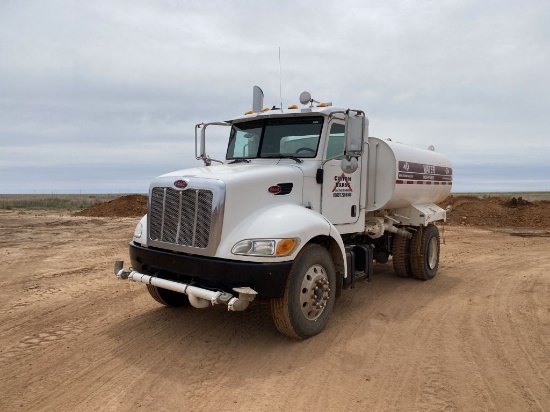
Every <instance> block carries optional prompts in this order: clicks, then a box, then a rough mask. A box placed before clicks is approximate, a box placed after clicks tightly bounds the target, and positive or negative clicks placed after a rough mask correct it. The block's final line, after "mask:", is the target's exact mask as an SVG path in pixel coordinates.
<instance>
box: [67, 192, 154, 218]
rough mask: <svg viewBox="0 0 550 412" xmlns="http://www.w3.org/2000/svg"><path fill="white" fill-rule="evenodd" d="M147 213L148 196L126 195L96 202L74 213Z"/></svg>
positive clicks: (104, 214)
mask: <svg viewBox="0 0 550 412" xmlns="http://www.w3.org/2000/svg"><path fill="white" fill-rule="evenodd" d="M146 213H147V196H145V195H126V196H121V197H117V198H116V199H114V200H111V201H109V202H105V203H98V204H95V205H93V206H91V207H89V208H87V209H84V210H82V211H80V212H77V213H75V214H74V216H89V217H141V216H143V215H144V214H146Z"/></svg>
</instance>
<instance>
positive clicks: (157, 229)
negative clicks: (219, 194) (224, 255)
mask: <svg viewBox="0 0 550 412" xmlns="http://www.w3.org/2000/svg"><path fill="white" fill-rule="evenodd" d="M212 198H213V194H212V192H211V191H210V190H200V189H188V190H184V191H181V190H175V189H172V188H170V187H154V188H153V190H152V191H151V206H150V212H149V213H150V215H149V236H150V238H151V240H157V241H161V242H167V243H173V244H177V245H181V246H189V247H196V248H206V247H207V246H208V243H209V240H210V225H211V220H212Z"/></svg>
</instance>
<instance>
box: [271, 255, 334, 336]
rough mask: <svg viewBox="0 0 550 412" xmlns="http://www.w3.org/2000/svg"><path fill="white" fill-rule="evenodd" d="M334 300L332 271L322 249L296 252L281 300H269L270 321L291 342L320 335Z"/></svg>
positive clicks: (329, 258)
mask: <svg viewBox="0 0 550 412" xmlns="http://www.w3.org/2000/svg"><path fill="white" fill-rule="evenodd" d="M335 299H336V271H335V269H334V264H333V262H332V258H331V257H330V254H329V253H328V251H327V250H326V249H325V248H323V247H322V246H319V245H316V244H309V245H306V246H304V248H303V249H302V250H301V251H300V253H299V254H298V256H297V257H296V260H295V261H294V264H293V265H292V269H291V270H290V273H289V275H288V279H287V283H286V288H285V293H284V296H283V297H282V298H277V299H271V301H270V306H271V318H272V319H273V323H274V324H275V327H276V328H277V330H278V331H279V332H281V333H282V334H283V335H286V336H288V337H291V338H295V339H307V338H310V337H312V336H314V335H317V334H318V333H320V332H321V331H322V330H323V329H324V328H325V326H326V324H327V323H328V320H329V318H330V315H331V313H332V309H333V307H334V301H335Z"/></svg>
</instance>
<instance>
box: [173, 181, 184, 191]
mask: <svg viewBox="0 0 550 412" xmlns="http://www.w3.org/2000/svg"><path fill="white" fill-rule="evenodd" d="M174 186H175V187H177V188H178V189H185V188H186V187H187V182H186V181H185V180H176V181H175V182H174Z"/></svg>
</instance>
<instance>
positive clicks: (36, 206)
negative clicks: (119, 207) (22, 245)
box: [0, 194, 123, 210]
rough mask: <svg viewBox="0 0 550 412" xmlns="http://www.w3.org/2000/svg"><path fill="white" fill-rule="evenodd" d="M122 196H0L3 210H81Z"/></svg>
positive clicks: (0, 204)
mask: <svg viewBox="0 0 550 412" xmlns="http://www.w3.org/2000/svg"><path fill="white" fill-rule="evenodd" d="M120 196H123V195H122V194H93V195H91V194H90V195H85V194H78V195H76V194H48V195H0V209H3V210H15V209H20V210H81V209H86V208H88V207H90V206H92V205H95V204H97V203H104V202H108V201H109V200H113V199H116V198H117V197H120Z"/></svg>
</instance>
